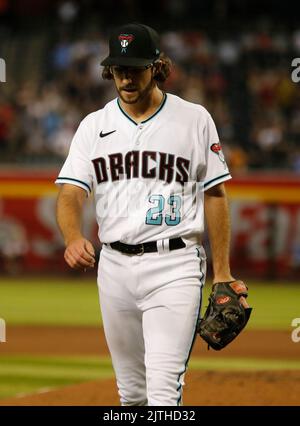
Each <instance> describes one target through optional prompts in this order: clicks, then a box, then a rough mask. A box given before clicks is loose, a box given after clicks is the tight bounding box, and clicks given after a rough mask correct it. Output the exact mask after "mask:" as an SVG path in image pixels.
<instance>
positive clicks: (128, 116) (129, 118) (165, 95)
mask: <svg viewBox="0 0 300 426" xmlns="http://www.w3.org/2000/svg"><path fill="white" fill-rule="evenodd" d="M166 100H167V94H166V93H164V98H163V100H162V101H161V104H160V105H159V107H158V109H157V110H156V111H155V113H154V114H152V115H151V116H150V117H149V118H147V120H144V121H141V122H140V123H137V122H136V121H134V120H133V119H132V118H131V117H130V115H128V114H127V113H126V112H125V111H124V110H123V108H122V107H121V105H120V100H119V98H118V99H117V103H118V106H119V108H120V110H121V112H122V113H123V114H124V115H125V117H127V118H128V120H130V121H131V122H132V123H133V124H135V125H136V126H138V125H139V124H144V123H147V121H149V120H152V118H153V117H155V116H156V115H157V114H158V113H159V112H160V111H161V110H162V109H163V106H164V105H165V103H166Z"/></svg>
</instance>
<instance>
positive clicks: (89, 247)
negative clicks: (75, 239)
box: [84, 240, 95, 258]
mask: <svg viewBox="0 0 300 426" xmlns="http://www.w3.org/2000/svg"><path fill="white" fill-rule="evenodd" d="M84 247H85V249H86V251H87V252H88V253H89V255H91V256H92V257H93V258H94V257H95V249H94V247H93V244H92V243H90V242H89V241H88V240H85V243H84Z"/></svg>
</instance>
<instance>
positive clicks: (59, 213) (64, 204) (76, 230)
mask: <svg viewBox="0 0 300 426" xmlns="http://www.w3.org/2000/svg"><path fill="white" fill-rule="evenodd" d="M82 207H83V198H82V197H81V196H80V194H77V193H76V192H72V191H68V190H67V189H66V188H64V187H62V188H61V190H60V192H59V195H58V198H57V205H56V219H57V223H58V226H59V228H60V231H61V233H62V235H63V238H64V241H65V244H66V245H68V244H69V242H70V241H72V240H75V239H78V238H82V233H81V217H82Z"/></svg>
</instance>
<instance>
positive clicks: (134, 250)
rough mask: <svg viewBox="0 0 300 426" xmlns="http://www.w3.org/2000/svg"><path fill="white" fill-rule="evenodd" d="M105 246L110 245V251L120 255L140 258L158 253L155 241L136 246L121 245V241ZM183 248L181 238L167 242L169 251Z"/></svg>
mask: <svg viewBox="0 0 300 426" xmlns="http://www.w3.org/2000/svg"><path fill="white" fill-rule="evenodd" d="M105 245H110V247H111V248H112V249H114V250H118V251H120V252H122V253H126V254H136V255H138V256H141V255H142V254H144V253H154V252H157V251H158V249H157V244H156V241H149V242H148V243H143V244H136V245H132V244H124V243H121V241H116V242H114V243H110V244H105ZM184 247H186V245H185V242H184V241H183V240H182V238H172V239H170V240H169V250H177V249H180V248H184Z"/></svg>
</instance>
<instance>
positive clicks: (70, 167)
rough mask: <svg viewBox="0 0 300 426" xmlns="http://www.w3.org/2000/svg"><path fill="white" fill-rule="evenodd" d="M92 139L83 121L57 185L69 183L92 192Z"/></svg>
mask: <svg viewBox="0 0 300 426" xmlns="http://www.w3.org/2000/svg"><path fill="white" fill-rule="evenodd" d="M89 151H90V138H89V136H88V129H87V126H86V122H85V120H83V121H82V122H81V123H80V125H79V127H78V129H77V131H76V133H75V135H74V137H73V140H72V143H71V146H70V150H69V154H68V157H67V159H66V161H65V163H64V165H63V167H62V169H61V171H60V173H59V175H58V178H57V179H56V181H55V183H56V184H58V185H59V184H63V183H69V184H72V185H76V186H79V187H80V188H82V189H84V190H85V191H86V192H87V195H89V194H90V193H91V192H92V185H93V174H92V166H91V161H90V158H89Z"/></svg>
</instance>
